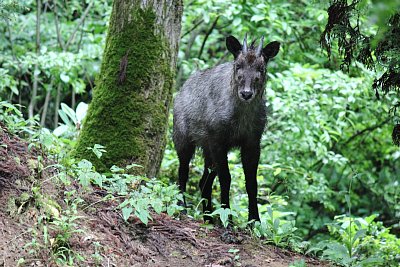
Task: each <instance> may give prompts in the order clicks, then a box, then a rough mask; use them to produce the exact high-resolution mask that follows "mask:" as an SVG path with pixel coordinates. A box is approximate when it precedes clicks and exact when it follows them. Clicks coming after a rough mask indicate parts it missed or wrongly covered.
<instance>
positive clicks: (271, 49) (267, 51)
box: [262, 41, 281, 62]
mask: <svg viewBox="0 0 400 267" xmlns="http://www.w3.org/2000/svg"><path fill="white" fill-rule="evenodd" d="M280 45H281V44H280V43H279V42H276V41H274V42H270V43H269V44H267V45H266V46H265V47H264V48H263V50H262V52H263V56H264V59H265V61H266V62H267V61H268V60H269V59H271V58H273V57H275V56H276V55H277V54H278V52H279V47H280Z"/></svg>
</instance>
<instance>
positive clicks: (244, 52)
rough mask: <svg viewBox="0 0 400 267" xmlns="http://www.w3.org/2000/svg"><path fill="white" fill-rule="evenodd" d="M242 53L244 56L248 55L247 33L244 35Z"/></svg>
mask: <svg viewBox="0 0 400 267" xmlns="http://www.w3.org/2000/svg"><path fill="white" fill-rule="evenodd" d="M242 52H243V54H246V53H247V33H246V34H245V35H244V40H243V47H242Z"/></svg>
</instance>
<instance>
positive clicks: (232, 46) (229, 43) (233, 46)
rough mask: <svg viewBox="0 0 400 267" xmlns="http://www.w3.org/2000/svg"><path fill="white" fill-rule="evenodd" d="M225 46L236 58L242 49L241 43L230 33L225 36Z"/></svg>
mask: <svg viewBox="0 0 400 267" xmlns="http://www.w3.org/2000/svg"><path fill="white" fill-rule="evenodd" d="M226 48H228V50H229V52H231V53H232V54H233V56H234V57H235V59H236V58H237V56H238V55H239V54H240V51H241V50H242V45H241V44H240V42H239V40H238V39H236V38H235V37H233V36H232V35H230V36H228V37H226Z"/></svg>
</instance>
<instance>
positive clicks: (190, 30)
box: [181, 19, 204, 38]
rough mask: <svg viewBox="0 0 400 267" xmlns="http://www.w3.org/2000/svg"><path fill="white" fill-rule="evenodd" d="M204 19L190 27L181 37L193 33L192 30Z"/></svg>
mask: <svg viewBox="0 0 400 267" xmlns="http://www.w3.org/2000/svg"><path fill="white" fill-rule="evenodd" d="M203 21H204V20H203V19H201V20H200V21H199V22H197V23H196V24H195V25H194V26H193V27H192V28H191V29H189V30H188V31H187V32H185V33H184V34H183V35H182V36H181V38H183V37H185V36H186V35H188V34H189V33H191V32H192V31H194V30H195V29H196V28H197V27H198V26H199V25H200V24H202V23H203Z"/></svg>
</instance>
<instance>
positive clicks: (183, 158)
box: [177, 143, 196, 207]
mask: <svg viewBox="0 0 400 267" xmlns="http://www.w3.org/2000/svg"><path fill="white" fill-rule="evenodd" d="M195 148H196V147H195V145H194V144H192V143H186V144H185V145H183V146H180V147H179V148H177V153H178V158H179V190H180V191H181V193H182V194H183V193H185V192H186V183H187V181H188V179H189V163H190V160H191V159H192V157H193V154H194V150H195ZM183 202H184V203H183V204H184V205H185V207H186V200H185V196H183Z"/></svg>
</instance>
